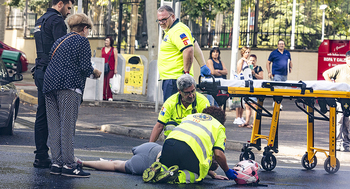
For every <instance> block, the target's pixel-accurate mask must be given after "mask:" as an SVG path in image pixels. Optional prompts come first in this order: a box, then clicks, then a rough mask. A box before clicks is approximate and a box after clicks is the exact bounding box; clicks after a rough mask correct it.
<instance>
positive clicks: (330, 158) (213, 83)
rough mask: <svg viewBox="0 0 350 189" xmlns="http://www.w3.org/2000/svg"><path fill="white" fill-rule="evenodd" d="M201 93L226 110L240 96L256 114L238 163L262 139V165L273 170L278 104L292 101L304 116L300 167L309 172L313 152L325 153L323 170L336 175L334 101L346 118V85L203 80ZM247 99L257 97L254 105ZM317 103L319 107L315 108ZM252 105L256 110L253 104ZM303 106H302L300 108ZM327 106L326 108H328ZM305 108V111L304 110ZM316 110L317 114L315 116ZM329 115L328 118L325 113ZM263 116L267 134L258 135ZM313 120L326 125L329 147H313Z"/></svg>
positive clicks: (313, 164)
mask: <svg viewBox="0 0 350 189" xmlns="http://www.w3.org/2000/svg"><path fill="white" fill-rule="evenodd" d="M197 87H198V88H199V89H200V90H202V91H203V92H205V93H207V94H210V95H212V96H213V97H214V98H215V100H216V101H217V103H218V104H219V106H223V108H224V110H225V109H226V100H227V99H228V98H232V97H241V98H242V99H243V100H244V101H245V102H249V103H248V105H249V106H250V107H251V108H252V109H254V110H255V111H256V115H255V117H254V122H253V129H252V134H251V139H250V141H248V143H246V144H245V145H244V146H243V148H242V153H241V154H240V159H239V160H240V161H242V160H247V159H252V160H255V155H254V153H253V152H252V151H251V150H252V148H256V149H258V150H259V151H260V150H261V139H264V140H267V145H266V146H265V147H264V152H263V157H262V159H261V165H262V167H263V168H264V169H265V170H266V171H271V170H273V169H274V168H275V167H276V164H277V161H276V157H275V156H274V155H273V153H278V122H279V116H280V105H281V102H282V100H283V99H286V98H287V99H290V100H294V101H295V104H296V106H297V107H298V108H299V109H300V110H301V111H302V112H304V113H305V114H306V115H307V149H306V153H305V154H304V155H303V157H302V159H301V164H302V166H303V167H304V168H305V169H307V170H311V169H313V168H315V167H316V165H317V158H316V153H317V152H321V153H324V154H325V155H326V157H327V159H326V160H325V162H324V169H325V170H326V171H327V172H328V173H330V174H333V173H336V172H337V171H338V170H339V168H340V162H339V160H338V159H337V158H336V114H337V111H336V106H337V104H336V102H340V103H341V105H342V113H344V116H346V117H348V116H349V113H350V111H349V105H350V86H349V85H347V84H345V83H331V82H327V81H304V82H303V81H299V82H298V81H287V82H274V81H266V80H265V81H264V80H246V81H243V80H224V79H214V77H213V78H209V79H208V78H206V79H201V78H200V79H199V84H198V86H197ZM249 97H257V99H258V100H257V102H255V101H253V100H251V99H250V98H249ZM266 98H272V99H273V101H274V102H275V103H274V107H273V112H272V113H271V112H270V111H268V110H267V109H266V108H264V106H263V102H264V100H265V99H266ZM316 100H317V101H318V104H319V108H318V107H315V102H316ZM252 104H255V105H256V108H255V107H254V106H253V105H252ZM302 105H303V106H302ZM327 105H328V106H327ZM305 107H306V108H305ZM315 111H316V112H317V113H318V114H317V116H315ZM327 112H329V114H328V116H327V115H326V113H327ZM262 117H271V118H272V120H271V125H270V131H269V135H262V134H261V120H262ZM314 120H323V121H328V122H329V148H328V149H322V148H316V147H315V144H314V130H315V127H314Z"/></svg>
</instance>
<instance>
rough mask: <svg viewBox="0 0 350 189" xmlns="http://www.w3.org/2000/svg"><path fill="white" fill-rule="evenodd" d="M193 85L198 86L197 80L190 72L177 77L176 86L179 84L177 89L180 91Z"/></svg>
mask: <svg viewBox="0 0 350 189" xmlns="http://www.w3.org/2000/svg"><path fill="white" fill-rule="evenodd" d="M192 85H193V86H196V81H195V80H194V79H193V77H192V76H190V75H189V74H183V75H182V76H180V77H179V78H177V81H176V86H177V89H178V90H180V91H183V90H184V89H187V88H188V87H191V86H192Z"/></svg>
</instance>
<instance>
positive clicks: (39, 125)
mask: <svg viewBox="0 0 350 189" xmlns="http://www.w3.org/2000/svg"><path fill="white" fill-rule="evenodd" d="M44 75H45V72H44V71H43V70H41V69H36V70H35V74H34V80H35V85H36V87H37V88H38V108H37V110H36V119H35V125H34V137H35V147H36V150H35V151H34V153H35V159H46V158H48V157H49V154H48V151H49V148H48V147H47V144H46V143H47V138H48V135H49V133H48V127H47V118H46V105H45V96H44V94H43V91H42V90H43V86H44Z"/></svg>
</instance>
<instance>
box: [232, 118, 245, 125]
mask: <svg viewBox="0 0 350 189" xmlns="http://www.w3.org/2000/svg"><path fill="white" fill-rule="evenodd" d="M233 124H237V125H241V124H244V122H243V121H242V119H241V118H239V117H238V118H236V119H235V121H234V122H233Z"/></svg>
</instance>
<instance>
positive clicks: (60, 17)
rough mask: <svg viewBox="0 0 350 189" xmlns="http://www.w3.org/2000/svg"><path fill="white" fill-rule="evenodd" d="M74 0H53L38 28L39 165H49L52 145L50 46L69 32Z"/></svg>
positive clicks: (37, 112) (36, 124)
mask: <svg viewBox="0 0 350 189" xmlns="http://www.w3.org/2000/svg"><path fill="white" fill-rule="evenodd" d="M73 4H74V0H52V7H51V8H48V9H47V12H46V13H45V14H44V15H43V16H42V17H40V18H39V19H38V20H37V21H36V23H35V28H34V38H35V44H36V53H37V58H36V59H35V67H34V81H35V85H36V87H37V90H38V107H37V111H36V119H35V125H34V135H35V147H36V150H35V151H34V153H35V160H34V163H33V166H34V167H36V168H49V167H50V164H51V160H50V158H49V154H48V151H49V148H48V147H47V138H48V127H47V117H46V105H45V96H44V94H43V91H42V90H43V85H44V74H45V71H46V68H47V66H48V64H49V62H50V57H49V53H50V49H51V47H52V45H53V43H54V42H55V41H56V40H57V39H58V38H60V37H62V36H64V35H66V34H67V26H66V23H65V22H64V20H65V19H66V17H67V16H68V15H69V14H70V11H71V9H72V6H73Z"/></svg>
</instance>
